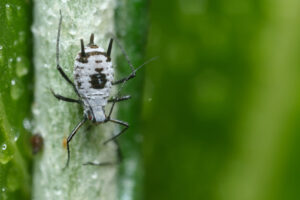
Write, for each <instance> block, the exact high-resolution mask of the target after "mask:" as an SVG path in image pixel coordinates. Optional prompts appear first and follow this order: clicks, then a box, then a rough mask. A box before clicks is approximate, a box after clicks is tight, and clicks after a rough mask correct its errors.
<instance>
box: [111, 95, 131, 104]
mask: <svg viewBox="0 0 300 200" xmlns="http://www.w3.org/2000/svg"><path fill="white" fill-rule="evenodd" d="M130 98H131V96H130V95H126V96H122V97H112V98H111V99H109V100H108V103H113V102H120V101H125V100H128V99H130Z"/></svg>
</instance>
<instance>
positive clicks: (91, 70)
mask: <svg viewBox="0 0 300 200" xmlns="http://www.w3.org/2000/svg"><path fill="white" fill-rule="evenodd" d="M61 24H62V14H61V12H60V19H59V26H58V33H57V42H56V64H57V70H58V71H59V73H60V74H61V76H62V77H63V78H64V79H65V80H66V81H67V82H68V83H69V84H70V85H71V86H72V87H73V89H74V91H75V93H76V94H77V96H78V98H79V99H71V98H68V97H64V96H61V95H59V94H55V93H54V92H53V91H52V90H51V92H52V93H53V95H54V96H55V97H56V98H57V99H59V100H62V101H66V102H72V103H78V104H80V105H82V106H83V108H84V114H83V119H82V120H81V121H80V122H79V123H78V124H77V125H76V127H75V128H74V129H73V130H72V132H71V134H70V135H69V137H68V138H67V141H66V146H67V151H68V159H67V163H66V167H67V166H68V165H69V161H70V148H69V145H70V142H71V140H72V138H73V137H74V135H75V134H76V132H77V131H78V129H79V128H80V127H81V126H82V125H83V124H84V123H85V122H86V121H87V120H90V121H92V122H93V123H94V124H101V123H106V122H112V123H116V124H119V125H121V126H123V127H124V128H123V129H122V130H121V131H120V132H119V133H118V134H116V135H114V136H113V137H112V138H109V139H108V140H106V141H105V142H104V144H106V143H107V142H109V141H113V140H115V139H116V138H117V137H118V136H120V135H121V134H122V133H124V132H125V131H126V130H127V129H128V127H129V125H128V123H126V122H123V121H121V120H117V119H112V118H111V114H112V112H113V109H114V105H115V103H117V102H120V101H124V100H127V99H129V98H130V96H129V95H126V96H119V93H120V90H121V88H122V87H123V86H124V83H125V82H126V81H128V80H130V79H132V78H133V77H135V73H136V71H137V70H138V69H140V68H141V67H142V66H143V65H145V64H146V63H144V64H143V65H141V66H140V67H138V68H136V69H134V67H133V65H132V64H131V62H130V61H129V59H128V56H127V55H126V53H125V51H124V49H123V48H122V47H121V46H120V45H119V43H118V42H117V44H118V46H119V47H120V48H121V50H122V53H123V55H124V56H125V58H126V60H127V62H128V64H129V66H130V67H131V70H132V72H131V73H130V74H129V75H128V76H127V77H125V78H122V79H120V80H117V81H115V80H114V69H113V67H112V62H111V50H112V44H113V39H110V42H109V45H108V48H107V50H106V51H105V50H104V49H102V48H101V47H99V46H97V45H96V44H95V43H94V34H91V37H90V42H89V44H88V45H87V46H84V42H83V39H81V40H80V45H81V51H80V52H79V53H78V54H77V56H76V58H75V63H74V83H73V82H72V81H71V80H70V78H69V77H68V76H67V75H66V74H65V72H64V71H63V69H62V68H61V66H60V64H59V39H60V30H61ZM148 62H149V61H148ZM148 62H147V63H148ZM117 84H122V85H121V87H120V89H119V91H118V94H117V96H116V97H112V98H110V99H109V96H110V92H111V87H112V86H113V85H117ZM108 103H111V108H110V110H109V113H108V114H107V113H105V107H106V106H107V104H108ZM87 164H93V165H102V164H95V163H92V162H88V163H87Z"/></svg>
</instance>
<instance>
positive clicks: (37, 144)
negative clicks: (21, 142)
mask: <svg viewBox="0 0 300 200" xmlns="http://www.w3.org/2000/svg"><path fill="white" fill-rule="evenodd" d="M30 143H31V146H32V154H37V153H38V152H40V151H41V150H42V149H43V146H44V140H43V137H42V136H41V135H40V134H34V135H33V136H31V138H30Z"/></svg>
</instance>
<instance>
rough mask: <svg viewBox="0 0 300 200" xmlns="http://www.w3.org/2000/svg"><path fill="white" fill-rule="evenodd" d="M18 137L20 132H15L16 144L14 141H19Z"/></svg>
mask: <svg viewBox="0 0 300 200" xmlns="http://www.w3.org/2000/svg"><path fill="white" fill-rule="evenodd" d="M19 137H20V132H19V131H17V132H16V133H15V137H14V141H15V142H16V141H17V140H18V139H19Z"/></svg>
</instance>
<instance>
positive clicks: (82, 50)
mask: <svg viewBox="0 0 300 200" xmlns="http://www.w3.org/2000/svg"><path fill="white" fill-rule="evenodd" d="M80 43H81V56H83V57H85V56H86V55H85V51H84V44H83V39H80Z"/></svg>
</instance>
